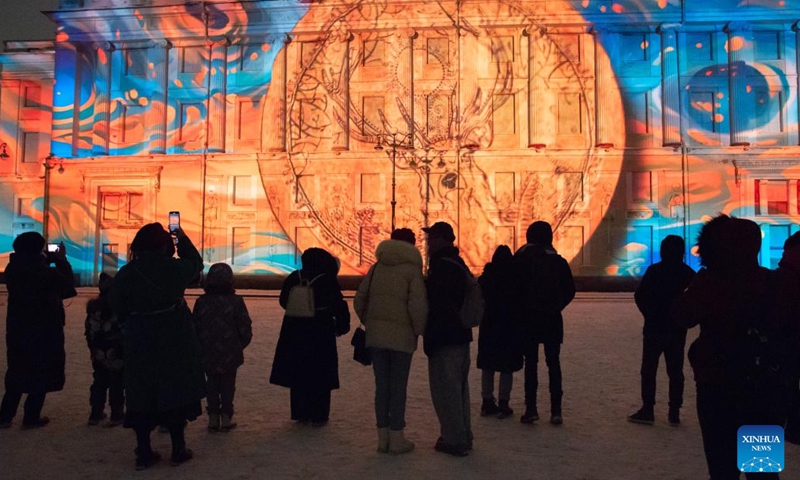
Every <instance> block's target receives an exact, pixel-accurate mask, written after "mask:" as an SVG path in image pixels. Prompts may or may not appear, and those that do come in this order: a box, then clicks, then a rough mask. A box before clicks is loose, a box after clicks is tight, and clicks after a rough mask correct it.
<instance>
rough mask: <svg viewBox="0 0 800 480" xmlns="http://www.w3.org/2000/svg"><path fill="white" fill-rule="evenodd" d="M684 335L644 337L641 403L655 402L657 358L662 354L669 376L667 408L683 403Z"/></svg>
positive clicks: (647, 405) (646, 404)
mask: <svg viewBox="0 0 800 480" xmlns="http://www.w3.org/2000/svg"><path fill="white" fill-rule="evenodd" d="M685 345H686V335H685V334H684V335H673V336H670V337H647V336H646V337H644V341H643V343H642V369H641V375H642V404H643V405H644V406H645V407H652V406H653V405H655V404H656V375H657V374H658V359H659V358H660V357H661V354H662V353H663V354H664V362H665V363H666V364H667V376H668V377H669V408H670V409H678V408H681V406H682V405H683V383H684V377H683V351H684V347H685Z"/></svg>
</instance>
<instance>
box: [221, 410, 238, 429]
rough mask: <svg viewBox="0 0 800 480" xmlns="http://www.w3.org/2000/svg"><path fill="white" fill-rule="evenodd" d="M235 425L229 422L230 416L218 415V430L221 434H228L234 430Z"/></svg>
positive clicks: (225, 414) (231, 421)
mask: <svg viewBox="0 0 800 480" xmlns="http://www.w3.org/2000/svg"><path fill="white" fill-rule="evenodd" d="M236 425H237V423H236V422H234V421H233V420H231V415H228V414H227V413H223V414H222V415H220V422H219V429H220V430H222V431H223V432H229V431H231V430H233V429H234V428H236Z"/></svg>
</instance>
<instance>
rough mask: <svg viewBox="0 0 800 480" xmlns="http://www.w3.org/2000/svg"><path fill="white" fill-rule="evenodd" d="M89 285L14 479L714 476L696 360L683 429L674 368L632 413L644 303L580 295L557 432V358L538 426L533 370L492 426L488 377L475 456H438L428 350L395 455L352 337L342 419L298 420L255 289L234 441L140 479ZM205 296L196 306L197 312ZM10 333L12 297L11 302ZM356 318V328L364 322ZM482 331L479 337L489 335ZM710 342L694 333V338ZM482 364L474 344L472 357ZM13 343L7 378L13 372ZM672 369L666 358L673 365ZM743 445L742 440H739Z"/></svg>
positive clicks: (476, 376)
mask: <svg viewBox="0 0 800 480" xmlns="http://www.w3.org/2000/svg"><path fill="white" fill-rule="evenodd" d="M94 292H95V290H94V289H82V290H81V294H80V295H79V296H78V297H77V298H75V299H72V300H71V301H68V306H67V327H66V338H67V385H66V387H65V389H64V391H62V392H57V393H53V394H50V395H48V398H47V402H46V403H45V408H44V412H43V414H44V415H47V416H49V417H50V418H51V423H50V425H48V426H47V427H45V428H43V429H39V430H31V431H21V430H20V429H19V428H18V426H19V423H20V422H21V417H22V412H21V406H20V412H19V413H18V416H17V418H16V419H15V426H14V428H12V429H9V430H2V431H0V477H2V478H3V479H7V480H16V479H116V478H145V477H146V478H152V479H162V478H163V479H166V478H187V479H189V478H191V479H198V480H200V479H235V480H246V479H261V478H264V479H267V478H268V479H312V478H313V479H348V480H350V479H352V480H361V479H380V480H390V479H415V480H422V479H436V480H446V479H472V478H481V479H484V478H485V479H507V478H508V479H548V480H549V479H569V480H595V479H614V480H625V479H631V480H634V479H635V480H642V479H654V480H655V479H676V480H677V479H680V480H688V479H703V478H707V473H706V466H705V461H704V457H703V451H702V442H701V438H700V430H699V427H698V424H697V417H696V413H695V410H694V408H695V395H694V383H693V381H692V375H691V370H690V369H689V366H688V363H687V365H686V367H685V370H686V376H687V388H686V394H685V399H684V405H685V407H684V409H683V412H682V413H683V424H682V425H681V426H679V427H671V426H670V425H669V424H668V423H667V419H666V415H667V407H666V403H667V392H666V374H665V373H664V367H663V366H662V367H661V371H660V372H659V379H658V381H659V384H658V385H659V389H658V397H657V401H658V404H657V405H656V424H655V425H654V426H652V427H648V426H642V425H635V424H632V423H629V422H627V421H626V416H627V415H629V414H631V413H633V412H634V411H635V410H636V409H637V408H638V407H639V361H640V354H641V325H642V319H641V316H640V315H639V313H638V311H637V309H636V306H635V305H634V303H633V299H632V295H630V294H579V296H578V299H576V300H575V301H574V302H573V303H572V304H571V305H570V306H569V307H568V308H567V309H566V311H565V330H566V332H565V344H564V346H563V348H562V355H561V360H562V368H563V374H564V424H563V425H561V426H558V427H556V426H552V425H550V424H549V423H548V422H547V418H548V415H547V414H548V413H549V412H548V410H549V402H548V399H549V397H548V395H547V375H546V371H545V370H544V369H545V366H544V359H543V358H542V359H541V361H540V372H541V373H540V382H541V384H540V387H539V388H540V392H539V410H540V413H541V414H543V415H542V420H543V421H540V422H537V423H536V424H535V425H534V426H530V425H522V424H520V423H519V414H521V413H522V410H523V409H524V405H523V388H522V384H523V381H522V374H521V372H519V373H517V374H516V375H515V382H516V383H515V386H514V390H513V393H512V401H511V405H512V407H513V408H514V409H515V416H514V417H512V418H508V419H505V420H498V419H496V418H493V417H490V418H482V417H480V415H479V413H480V372H479V371H478V370H477V369H474V368H473V371H472V376H471V378H470V387H471V393H472V406H473V408H472V420H473V430H474V432H475V449H474V451H472V452H471V453H470V455H469V456H468V457H466V458H454V457H451V456H448V455H444V454H441V453H437V452H435V451H434V450H433V444H434V442H435V441H436V438H437V436H438V428H439V427H438V422H437V420H436V416H435V414H434V411H433V406H432V405H431V401H430V392H429V388H428V373H427V361H426V358H425V355H424V354H423V353H422V351H421V344H420V350H419V351H418V352H417V353H416V354H415V356H414V361H413V364H412V372H411V380H410V385H409V392H408V412H407V417H406V421H407V423H408V426H407V428H406V434H407V436H408V437H409V438H410V439H412V440H414V441H415V442H416V443H417V449H416V450H415V451H414V452H412V453H410V454H407V455H401V456H396V457H393V456H389V455H385V454H379V453H377V452H376V451H375V447H376V433H375V428H374V410H373V394H374V380H373V375H372V370H371V368H369V367H363V366H361V365H360V364H357V363H356V362H354V361H353V360H351V355H352V349H351V347H350V344H349V340H350V335H346V336H345V337H342V338H340V339H339V377H340V381H341V384H342V388H341V389H339V390H338V391H334V392H333V399H332V407H331V421H330V423H329V424H328V425H327V426H325V427H323V428H313V427H311V426H307V425H299V424H295V423H294V422H292V421H291V420H290V419H289V392H288V390H286V389H284V388H280V387H277V386H274V385H270V384H269V383H268V376H269V372H270V368H271V365H272V357H273V354H274V350H275V343H276V340H277V336H278V332H279V329H280V322H281V315H282V311H281V309H280V307H279V306H278V305H277V299H276V298H275V296H274V295H272V294H271V293H270V292H259V291H241V292H239V293H242V294H245V295H247V298H246V302H247V305H248V308H249V310H250V313H251V316H252V318H253V327H254V340H253V343H252V345H251V346H250V347H249V348H248V350H247V351H246V352H245V365H244V366H243V367H242V368H241V369H240V370H239V376H238V380H237V393H236V411H237V415H236V420H238V422H239V427H238V428H237V429H236V430H234V431H232V432H230V433H227V434H223V433H216V434H209V433H208V432H207V431H206V428H205V427H206V419H205V417H201V418H200V419H198V420H197V421H196V422H193V423H192V424H190V425H189V427H188V428H187V435H186V436H187V443H188V445H189V447H190V448H192V449H193V450H194V452H195V459H194V460H192V461H191V462H189V463H187V464H185V465H182V466H180V467H171V466H169V464H168V462H162V463H161V464H159V465H157V466H155V467H153V468H151V469H150V470H147V471H145V472H136V471H134V468H133V466H134V465H133V464H134V456H133V448H134V445H135V442H134V435H133V432H132V431H131V430H125V429H122V428H113V429H108V428H98V427H87V426H86V419H87V417H88V413H89V405H88V398H89V392H88V391H89V385H90V383H91V365H90V362H89V357H88V352H87V349H86V344H85V341H84V338H83V321H84V311H85V310H84V309H85V304H86V301H87V300H88V299H89V298H90V296H92V295H94ZM196 293H197V292H196V291H194V292H192V294H193V295H190V296H189V297H188V298H189V300H190V304H191V303H193V302H194V299H195V298H196V296H195V295H196ZM0 303H2V305H0V308H2V314H0V317H1V318H3V325H2V328H3V330H5V295H4V294H2V296H0ZM353 318H354V326H355V323H356V322H357V320H355V318H356V317H355V315H354V316H353ZM476 333H477V332H476ZM695 336H696V332H694V331H693V332H690V334H689V341H692V340H693V339H694V338H695ZM476 354H477V343H473V348H472V355H473V365H474V358H475V355H476ZM5 362H6V355H5V343H4V342H3V344H2V346H0V370H2V371H3V372H4V371H5ZM662 365H663V362H662ZM153 438H154V442H153V445H154V448H155V449H156V450H159V451H160V452H162V453H164V454H168V453H169V443H170V442H169V436H168V435H166V434H159V433H153ZM731 441H732V442H733V441H735V440H734V439H731ZM798 451H800V447H797V446H795V445H787V450H786V461H785V463H786V471H785V473H784V474H783V475H782V478H783V479H793V478H794V479H800V456H799V455H798Z"/></svg>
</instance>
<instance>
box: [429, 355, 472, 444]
mask: <svg viewBox="0 0 800 480" xmlns="http://www.w3.org/2000/svg"><path fill="white" fill-rule="evenodd" d="M469 363H470V359H469V344H468V343H466V344H463V345H444V346H440V347H438V348H436V350H435V351H433V352H431V354H430V355H429V356H428V376H429V380H430V387H431V399H432V400H433V408H434V410H435V411H436V416H437V417H438V419H439V426H440V432H441V437H442V441H443V442H444V443H445V444H447V445H459V446H466V445H467V444H468V443H469V438H470V436H471V435H472V422H471V420H470V410H469V409H470V405H469Z"/></svg>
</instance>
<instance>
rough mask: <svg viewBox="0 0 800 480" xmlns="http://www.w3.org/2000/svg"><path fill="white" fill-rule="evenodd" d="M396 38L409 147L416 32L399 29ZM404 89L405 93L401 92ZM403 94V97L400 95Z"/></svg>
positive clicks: (412, 134)
mask: <svg viewBox="0 0 800 480" xmlns="http://www.w3.org/2000/svg"><path fill="white" fill-rule="evenodd" d="M395 35H396V36H397V42H398V45H397V49H398V51H399V53H400V55H399V56H398V58H397V62H398V65H397V80H398V81H399V82H400V85H399V88H400V91H399V92H398V93H399V95H401V98H402V100H401V102H402V103H405V104H406V106H407V111H406V112H403V114H404V115H406V116H407V118H406V132H407V133H408V134H409V139H410V143H411V146H412V147H413V145H414V39H415V38H417V32H416V31H415V30H413V29H411V28H404V29H400V30H398V31H397V32H395ZM403 88H405V92H404V91H403ZM403 94H405V96H404V97H403V96H402V95H403Z"/></svg>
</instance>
